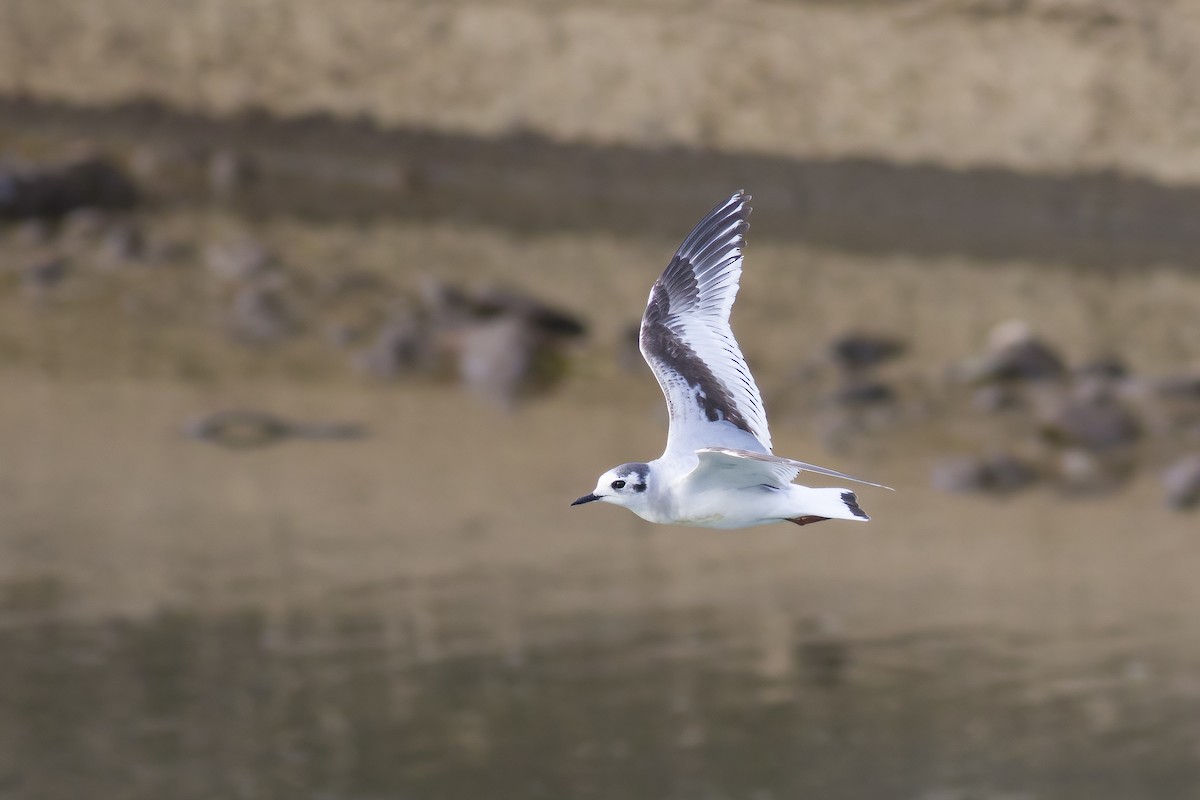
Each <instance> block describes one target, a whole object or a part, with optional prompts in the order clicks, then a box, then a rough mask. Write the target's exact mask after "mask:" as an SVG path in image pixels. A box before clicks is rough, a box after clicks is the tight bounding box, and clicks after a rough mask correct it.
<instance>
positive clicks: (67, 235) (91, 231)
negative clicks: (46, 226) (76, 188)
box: [58, 207, 109, 242]
mask: <svg viewBox="0 0 1200 800" xmlns="http://www.w3.org/2000/svg"><path fill="white" fill-rule="evenodd" d="M108 225H109V217H108V214H106V213H104V212H103V211H101V210H100V209H98V208H90V207H89V208H77V209H75V210H74V211H71V212H70V213H68V214H66V215H64V216H63V218H62V222H61V223H60V224H59V226H58V235H59V236H60V237H61V238H62V239H63V240H65V241H68V242H80V241H92V240H95V239H98V238H100V236H101V235H102V234H103V233H104V232H105V231H106V230H108Z"/></svg>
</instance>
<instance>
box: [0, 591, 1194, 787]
mask: <svg viewBox="0 0 1200 800" xmlns="http://www.w3.org/2000/svg"><path fill="white" fill-rule="evenodd" d="M467 585H473V586H475V587H476V588H475V590H474V591H469V590H466V589H465V587H466V586H467ZM481 586H482V590H481ZM493 588H494V587H493ZM51 594H52V593H51ZM31 602H32V601H31ZM504 606H505V604H504V602H503V598H498V597H496V596H495V595H494V593H493V592H492V591H490V590H488V589H487V583H486V582H483V583H482V584H481V582H479V581H478V576H477V575H463V576H459V577H458V578H457V579H446V578H442V579H441V580H439V581H422V582H414V581H411V580H406V581H402V582H396V583H391V584H386V585H376V586H363V587H358V588H357V589H354V590H351V591H341V592H338V593H335V594H331V595H329V596H328V597H326V598H324V600H323V601H322V602H319V603H315V604H308V605H297V606H295V607H284V608H282V609H273V610H264V609H246V610H242V611H239V612H222V613H200V612H196V611H189V610H182V609H181V610H177V611H170V612H162V613H159V614H157V615H155V616H153V617H151V618H149V619H145V620H141V621H136V622H135V621H120V620H113V621H108V622H100V623H84V622H78V621H76V622H72V621H67V620H61V619H54V618H53V615H50V616H51V618H45V617H42V618H39V617H38V615H36V614H34V615H30V614H29V611H28V609H25V610H22V611H17V612H13V613H10V614H8V615H7V616H6V617H5V618H4V619H5V621H6V623H7V624H6V626H5V627H4V629H3V631H2V632H0V648H2V652H3V653H4V654H5V655H4V658H3V659H2V660H0V686H3V691H2V692H0V794H2V795H3V796H9V797H18V796H20V797H35V796H36V797H48V798H52V797H64V798H65V797H83V796H90V797H130V798H140V797H145V798H152V797H153V798H159V797H176V798H190V797H267V798H275V797H278V798H294V797H314V798H316V797H320V798H368V797H369V798H375V797H418V798H424V797H437V798H480V797H489V798H507V797H512V798H518V797H519V798H528V797H547V798H564V797H622V798H643V797H644V798H710V797H711V798H725V797H739V798H789V797H825V798H841V797H846V798H875V797H878V798H926V799H927V800H949V799H950V798H1026V797H1028V798H1034V797H1054V798H1076V797H1078V798H1130V797H1154V798H1184V797H1191V796H1193V792H1194V790H1195V788H1196V786H1197V780H1200V768H1198V766H1197V754H1198V752H1200V750H1198V748H1200V730H1198V728H1197V722H1196V720H1198V719H1200V682H1197V680H1196V679H1195V677H1194V676H1195V675H1196V674H1197V673H1196V667H1197V666H1200V664H1198V663H1197V662H1198V661H1200V659H1198V658H1196V648H1195V644H1196V642H1195V641H1190V642H1187V641H1179V640H1175V639H1173V638H1171V637H1169V636H1166V635H1164V633H1163V631H1162V630H1161V629H1160V631H1159V633H1158V634H1157V637H1158V638H1155V639H1152V640H1145V639H1143V638H1139V637H1137V636H1134V635H1132V633H1130V632H1120V631H1095V632H1093V633H1091V634H1087V635H1082V634H1081V635H1079V638H1078V640H1076V641H1071V642H1061V641H1057V640H1049V639H1034V638H1030V637H1028V636H1025V637H1019V636H1015V635H1005V634H1003V633H1001V632H985V631H957V630H949V631H940V632H934V633H928V634H920V635H918V634H911V635H906V636H892V637H887V638H867V639H864V638H856V637H853V636H849V635H846V634H844V633H842V632H840V631H838V630H837V626H836V625H831V624H826V623H823V622H821V621H816V622H814V621H812V620H809V619H804V618H799V617H793V616H790V615H781V616H779V617H778V618H777V619H775V620H773V621H772V622H771V623H770V624H767V625H763V624H760V622H761V621H756V620H751V619H748V618H739V617H738V616H737V615H736V614H731V613H730V612H729V610H728V609H725V610H721V609H718V608H715V607H690V608H674V609H668V608H664V607H655V606H653V605H647V606H646V607H642V608H638V609H636V610H635V611H632V612H628V613H625V612H621V613H617V612H604V613H600V612H595V613H585V612H569V613H566V614H564V613H562V612H554V611H553V610H549V609H547V610H545V611H543V612H531V613H527V614H524V615H521V616H516V617H514V616H513V615H512V614H510V613H508V612H506V611H505V610H504ZM1181 654H1183V655H1181Z"/></svg>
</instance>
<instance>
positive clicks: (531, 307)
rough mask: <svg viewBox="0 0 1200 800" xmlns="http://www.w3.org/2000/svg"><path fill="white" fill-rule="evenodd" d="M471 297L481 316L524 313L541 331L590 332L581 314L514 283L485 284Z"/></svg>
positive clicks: (573, 335) (571, 335)
mask: <svg viewBox="0 0 1200 800" xmlns="http://www.w3.org/2000/svg"><path fill="white" fill-rule="evenodd" d="M470 301H471V304H472V306H473V310H474V314H475V316H476V317H478V318H480V319H492V318H495V317H498V316H505V317H521V318H522V319H524V320H525V321H526V322H527V323H528V324H529V325H530V326H531V327H533V328H535V329H537V330H538V331H539V332H541V333H543V334H546V335H549V336H557V337H562V338H578V337H582V336H584V335H585V334H586V333H587V326H586V325H585V324H584V322H583V320H582V319H580V318H579V317H578V316H576V315H574V314H571V313H570V312H567V311H563V310H562V309H558V308H554V307H553V306H550V305H547V304H546V303H544V302H542V301H541V300H539V299H537V298H536V297H534V296H533V295H530V294H527V293H525V292H522V291H519V290H517V289H513V288H511V287H507V286H490V287H486V288H484V289H481V290H479V291H477V292H475V293H474V295H472V296H471V298H470Z"/></svg>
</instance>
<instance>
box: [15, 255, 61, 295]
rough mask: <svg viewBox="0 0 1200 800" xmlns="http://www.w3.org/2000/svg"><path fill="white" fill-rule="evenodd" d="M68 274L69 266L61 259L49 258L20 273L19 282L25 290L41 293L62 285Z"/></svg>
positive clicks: (31, 265)
mask: <svg viewBox="0 0 1200 800" xmlns="http://www.w3.org/2000/svg"><path fill="white" fill-rule="evenodd" d="M69 272H70V265H69V264H68V262H67V260H66V259H63V258H49V259H45V260H42V261H36V262H34V263H33V264H30V265H29V266H27V267H26V268H25V269H24V270H22V272H21V282H22V284H24V286H25V289H26V290H27V291H30V292H34V293H41V292H43V291H45V290H47V289H51V288H53V287H55V286H57V285H58V284H60V283H62V281H63V279H65V278H66V277H67V274H68V273H69Z"/></svg>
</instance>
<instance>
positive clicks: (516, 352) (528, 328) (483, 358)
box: [459, 316, 565, 410]
mask: <svg viewBox="0 0 1200 800" xmlns="http://www.w3.org/2000/svg"><path fill="white" fill-rule="evenodd" d="M564 372H565V364H564V363H563V361H562V358H561V354H560V353H559V351H558V349H557V348H556V347H555V344H554V342H553V341H552V339H549V338H548V337H547V336H546V335H545V332H544V331H543V330H541V328H540V327H539V325H538V324H537V323H535V322H534V321H532V320H529V319H526V318H523V317H519V316H504V317H498V318H496V319H492V320H485V321H481V322H479V323H477V324H475V325H472V326H470V327H468V328H466V329H464V330H463V331H462V333H461V345H460V353H459V375H460V377H461V378H462V381H463V385H464V386H466V388H467V389H468V390H469V391H470V392H472V393H473V394H474V395H475V396H476V397H479V398H480V399H482V400H483V401H484V402H486V403H488V404H490V405H492V406H495V407H497V408H501V409H505V410H511V409H513V408H514V407H515V406H516V404H517V403H518V402H519V401H520V400H522V399H524V398H526V397H529V396H531V395H533V394H537V393H539V392H542V391H545V390H547V389H549V388H550V387H551V386H553V385H554V384H555V383H557V382H558V379H559V378H561V376H562V374H563V373H564Z"/></svg>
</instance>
